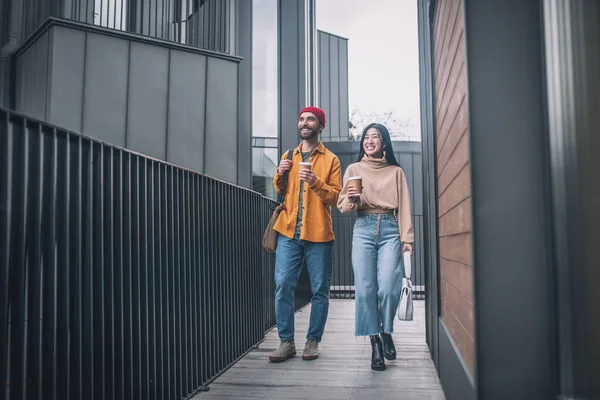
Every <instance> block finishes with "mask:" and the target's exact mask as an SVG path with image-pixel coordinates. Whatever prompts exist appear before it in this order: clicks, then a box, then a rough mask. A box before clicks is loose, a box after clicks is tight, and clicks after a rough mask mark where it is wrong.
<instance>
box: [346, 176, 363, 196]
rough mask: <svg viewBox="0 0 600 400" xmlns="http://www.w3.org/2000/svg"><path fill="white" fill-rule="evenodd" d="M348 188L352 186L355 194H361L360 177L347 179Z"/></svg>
mask: <svg viewBox="0 0 600 400" xmlns="http://www.w3.org/2000/svg"><path fill="white" fill-rule="evenodd" d="M348 186H352V187H353V188H354V189H355V190H356V192H357V193H362V177H361V176H351V177H350V178H348Z"/></svg>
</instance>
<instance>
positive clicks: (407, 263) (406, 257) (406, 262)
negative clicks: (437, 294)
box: [402, 251, 412, 279]
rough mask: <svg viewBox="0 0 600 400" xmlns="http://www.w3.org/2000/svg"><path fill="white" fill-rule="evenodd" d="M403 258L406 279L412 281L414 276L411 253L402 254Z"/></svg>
mask: <svg viewBox="0 0 600 400" xmlns="http://www.w3.org/2000/svg"><path fill="white" fill-rule="evenodd" d="M402 257H403V260H404V277H405V278H408V279H410V277H411V275H412V260H411V257H410V252H408V251H405V252H404V254H402Z"/></svg>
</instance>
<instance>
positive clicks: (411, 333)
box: [194, 300, 444, 400]
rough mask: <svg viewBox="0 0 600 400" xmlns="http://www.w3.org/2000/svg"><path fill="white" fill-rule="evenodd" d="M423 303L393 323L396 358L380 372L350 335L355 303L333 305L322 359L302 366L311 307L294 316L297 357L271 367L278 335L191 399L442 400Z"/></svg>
mask: <svg viewBox="0 0 600 400" xmlns="http://www.w3.org/2000/svg"><path fill="white" fill-rule="evenodd" d="M424 303H425V302H424V301H415V320H414V321H412V322H401V321H398V320H396V322H395V324H394V329H395V333H394V341H395V343H396V349H397V353H398V357H397V359H396V360H395V361H386V365H387V369H386V370H385V371H383V372H376V371H373V370H371V364H370V360H371V345H370V343H369V341H368V339H366V338H362V337H360V338H357V337H355V336H354V301H353V300H331V304H330V309H329V318H328V320H327V327H326V331H325V335H324V337H323V341H322V342H321V344H320V356H319V358H318V359H317V360H314V361H303V360H302V358H301V354H302V349H303V348H304V342H305V339H304V338H305V336H306V331H307V328H308V318H309V315H310V306H308V307H306V308H304V309H303V310H301V311H299V312H298V313H297V314H296V349H297V351H298V354H297V356H296V357H294V358H292V359H290V360H288V361H286V362H283V363H278V364H275V363H270V362H269V360H268V355H269V353H270V352H271V351H273V350H274V349H275V348H276V347H277V346H278V345H279V338H278V336H277V330H276V329H274V330H272V331H271V332H269V333H268V334H267V336H266V338H265V341H264V342H263V343H262V344H261V345H260V346H259V348H258V349H256V350H253V351H252V352H250V353H248V355H247V356H246V357H244V358H243V359H241V360H240V361H239V362H238V363H236V364H235V365H234V366H232V367H231V368H230V369H229V370H228V371H226V372H225V373H224V374H223V375H221V376H220V377H219V378H218V379H217V380H216V381H214V382H213V383H212V384H211V385H210V390H209V391H208V392H203V393H201V394H198V395H197V396H196V397H194V400H207V399H213V400H217V399H218V400H224V399H232V400H234V399H250V400H256V399H333V400H338V399H339V400H342V399H343V400H345V399H368V400H385V399H399V400H444V393H443V391H442V387H441V385H440V382H439V379H438V376H437V373H436V371H435V367H434V365H433V361H432V360H431V358H430V355H429V350H428V348H427V344H426V343H425V304H424Z"/></svg>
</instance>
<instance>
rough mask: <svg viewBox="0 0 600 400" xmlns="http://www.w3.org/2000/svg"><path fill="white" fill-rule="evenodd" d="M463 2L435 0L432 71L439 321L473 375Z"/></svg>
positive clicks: (473, 342)
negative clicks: (434, 119)
mask: <svg viewBox="0 0 600 400" xmlns="http://www.w3.org/2000/svg"><path fill="white" fill-rule="evenodd" d="M464 29H465V24H464V4H463V0H437V5H436V12H435V17H434V26H433V36H434V62H435V65H434V68H435V85H436V119H437V138H436V146H437V177H438V180H437V184H438V196H439V199H438V209H439V215H438V218H439V243H440V263H439V265H440V298H441V317H442V320H443V321H444V324H445V325H446V327H447V328H448V330H449V332H450V334H451V335H452V339H453V340H454V342H455V343H456V346H457V347H458V350H459V351H460V353H461V356H462V358H463V360H464V361H465V364H466V365H467V367H468V368H469V370H470V372H471V373H473V371H474V365H475V341H474V321H473V301H474V300H473V259H472V236H471V175H470V165H469V130H468V114H467V110H468V107H467V81H466V71H465V60H466V54H465V39H464Z"/></svg>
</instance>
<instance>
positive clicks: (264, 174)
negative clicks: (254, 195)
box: [252, 148, 279, 199]
mask: <svg viewBox="0 0 600 400" xmlns="http://www.w3.org/2000/svg"><path fill="white" fill-rule="evenodd" d="M278 161H279V159H278V157H277V149H260V148H254V149H252V189H253V190H255V191H257V192H259V193H262V194H263V195H264V196H266V197H270V198H272V199H276V198H277V193H275V189H274V188H273V176H274V175H275V169H276V168H277V164H278Z"/></svg>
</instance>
